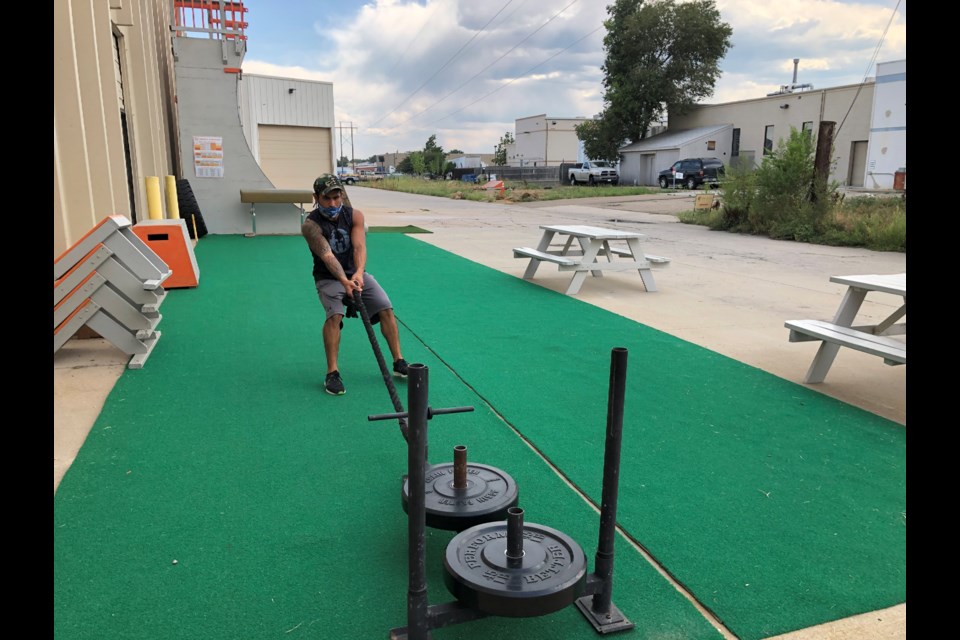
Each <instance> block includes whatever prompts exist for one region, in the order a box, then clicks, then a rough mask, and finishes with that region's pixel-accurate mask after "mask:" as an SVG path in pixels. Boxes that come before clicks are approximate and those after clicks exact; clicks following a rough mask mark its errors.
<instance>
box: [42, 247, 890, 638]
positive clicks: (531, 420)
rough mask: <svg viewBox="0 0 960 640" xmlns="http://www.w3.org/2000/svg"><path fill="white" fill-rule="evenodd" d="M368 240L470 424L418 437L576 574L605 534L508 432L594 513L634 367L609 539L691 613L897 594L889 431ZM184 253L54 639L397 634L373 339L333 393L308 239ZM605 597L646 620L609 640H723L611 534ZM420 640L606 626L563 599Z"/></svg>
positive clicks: (394, 556) (436, 580)
mask: <svg viewBox="0 0 960 640" xmlns="http://www.w3.org/2000/svg"><path fill="white" fill-rule="evenodd" d="M368 247H369V261H368V269H369V271H370V272H371V273H373V274H374V275H375V276H376V277H377V279H378V281H379V282H380V283H381V284H383V286H384V287H385V288H386V289H387V291H388V293H389V295H390V296H391V299H392V300H393V303H394V305H395V307H396V311H397V314H398V317H399V318H400V321H401V333H402V339H403V345H404V355H405V357H406V358H407V360H408V361H410V362H421V363H424V364H426V365H427V366H428V367H429V375H430V404H431V406H434V407H444V406H466V405H470V406H475V407H476V411H475V412H472V413H464V414H451V415H441V416H436V417H435V418H434V419H433V420H431V422H430V426H429V431H430V434H429V439H430V449H429V452H430V455H429V458H430V460H431V461H432V462H442V461H446V460H450V459H452V449H453V447H454V446H455V445H457V444H463V445H466V446H467V447H468V455H469V459H470V460H471V461H473V462H478V463H482V464H487V465H492V466H495V467H498V468H500V469H502V470H504V471H506V472H507V473H509V474H510V475H511V476H512V477H513V478H514V479H515V480H516V481H517V484H518V486H519V491H520V506H522V507H523V508H524V510H525V516H524V517H525V520H526V522H529V523H539V524H543V525H547V526H551V527H553V528H556V529H558V530H560V531H562V532H564V533H565V534H567V535H568V536H570V537H572V538H573V539H574V540H577V541H578V542H579V543H580V544H581V546H582V547H583V548H584V551H585V553H586V557H587V559H588V565H589V567H590V568H591V569H592V567H593V557H594V554H595V552H596V544H597V535H598V534H597V531H598V526H599V517H598V516H597V514H596V512H595V511H594V510H593V509H591V508H590V507H589V506H588V505H587V504H586V503H585V502H584V501H583V500H582V499H581V498H580V497H579V496H578V495H577V494H576V493H575V491H574V490H573V489H572V488H570V487H569V486H567V484H565V483H564V481H563V480H562V479H560V478H559V477H558V476H557V475H556V474H555V473H554V472H553V471H552V470H551V469H550V467H549V466H548V464H547V463H546V462H544V461H543V460H542V459H541V458H540V457H539V456H538V455H537V454H536V453H535V452H534V451H533V450H532V449H531V447H530V446H528V445H527V444H526V443H524V441H523V440H522V439H521V438H520V436H518V435H517V434H516V433H514V431H513V430H512V429H516V430H517V431H519V432H520V434H522V435H523V437H524V438H527V439H528V440H529V441H530V443H531V445H532V446H533V447H535V448H536V449H538V450H539V451H540V452H542V454H543V455H544V456H545V457H546V458H547V459H548V460H549V462H550V463H552V464H554V465H556V466H557V467H558V468H559V470H560V472H561V473H562V474H563V475H564V476H565V477H566V478H567V479H568V480H569V481H570V482H571V483H573V484H574V485H575V486H576V487H578V488H579V489H580V490H582V491H583V492H584V493H586V494H587V495H589V496H590V497H591V499H592V500H593V501H594V502H596V503H597V504H599V502H600V494H601V479H602V469H603V457H604V441H605V438H604V434H605V424H606V416H607V396H608V383H609V366H610V351H611V349H613V348H614V347H624V348H626V349H627V350H628V354H629V357H628V367H627V369H628V371H627V393H626V398H625V409H624V426H623V443H622V454H621V455H622V468H621V470H620V478H619V502H618V512H617V516H618V522H619V524H620V526H621V527H622V528H623V529H624V530H625V531H626V533H627V535H629V536H630V537H631V538H632V539H634V540H635V541H636V542H637V543H639V544H640V545H642V546H643V547H644V548H645V549H647V550H648V551H649V552H650V553H651V554H652V555H653V557H654V558H655V560H656V561H657V562H658V563H660V564H662V565H663V568H664V570H665V571H667V572H668V573H669V574H671V575H672V576H674V577H675V578H676V580H678V581H679V582H680V583H682V585H684V587H685V588H686V589H689V590H690V592H691V593H692V594H693V596H694V597H695V598H696V599H697V600H699V602H700V603H701V604H702V605H703V606H705V607H707V608H708V609H710V610H711V611H712V612H713V613H714V614H715V615H716V616H717V617H718V618H719V619H720V620H721V621H722V622H723V623H724V624H725V625H726V626H727V627H728V628H729V629H731V630H732V632H733V633H735V634H736V635H737V636H738V637H739V638H742V639H743V640H751V639H759V638H764V637H767V636H771V635H775V634H778V633H784V632H788V631H792V630H795V629H799V628H804V627H808V626H812V625H815V624H819V623H823V622H828V621H831V620H835V619H839V618H842V617H846V616H849V615H853V614H857V613H863V612H866V611H871V610H875V609H880V608H884V607H888V606H891V605H894V604H897V603H900V602H905V599H906V473H905V468H906V432H905V429H904V428H903V427H902V426H900V425H897V424H895V423H892V422H890V421H887V420H884V419H882V418H879V417H877V416H875V415H872V414H870V413H867V412H865V411H862V410H859V409H857V408H855V407H852V406H849V405H846V404H844V403H841V402H838V401H836V400H833V399H831V398H828V397H826V396H823V395H821V394H818V393H816V392H815V391H812V390H810V389H807V388H805V387H803V386H801V385H797V384H794V383H791V382H789V381H785V380H782V379H780V378H777V377H775V376H772V375H770V374H767V373H765V372H763V371H760V370H758V369H755V368H753V367H750V366H747V365H744V364H742V363H739V362H736V361H734V360H732V359H730V358H727V357H725V356H722V355H720V354H717V353H714V352H711V351H709V350H707V349H704V348H701V347H698V346H696V345H693V344H690V343H688V342H685V341H682V340H679V339H676V338H673V337H671V336H669V335H667V334H666V333H663V332H660V331H656V330H654V329H652V328H649V327H646V326H644V325H641V324H638V323H636V322H633V321H631V320H628V319H626V318H623V317H621V316H617V315H615V314H613V313H609V312H607V311H604V310H602V309H598V308H596V307H592V306H590V305H588V304H585V303H583V302H581V301H579V300H577V299H576V298H574V297H570V296H565V295H562V294H558V293H555V292H553V291H550V290H547V289H544V288H543V287H540V286H539V285H537V284H536V283H531V282H525V281H523V280H521V279H518V278H515V277H512V276H509V275H506V274H502V273H499V272H497V271H495V270H492V269H489V268H486V267H484V266H482V265H477V264H475V263H472V262H470V261H468V260H465V259H463V258H460V257H458V256H455V255H453V254H450V253H448V252H445V251H442V250H440V249H437V248H435V247H432V246H430V245H427V244H426V243H423V242H420V241H418V240H416V239H415V238H411V237H407V236H406V235H403V234H394V233H383V234H375V235H371V237H370V238H369V239H368ZM195 251H196V256H197V261H198V264H199V266H200V269H201V281H200V285H199V286H198V287H196V288H192V289H179V290H171V291H169V292H168V295H167V298H166V299H165V300H164V302H163V305H162V307H161V312H162V314H163V320H162V322H161V325H160V326H159V327H158V328H159V329H161V330H162V337H161V339H160V340H159V341H158V343H157V346H156V347H155V349H154V351H153V352H152V354H151V355H150V358H149V359H148V360H147V362H146V363H145V365H144V368H143V369H140V370H128V371H125V372H124V374H123V375H122V377H121V378H120V380H119V381H118V383H117V385H116V387H115V388H114V390H113V391H112V393H111V394H110V396H109V398H108V400H107V402H106V404H105V406H104V409H103V411H102V413H101V415H100V417H99V418H98V420H97V421H96V424H95V425H94V426H93V429H92V430H91V432H90V435H89V437H88V439H87V442H86V443H85V444H84V446H83V448H82V449H81V450H80V452H79V454H78V456H77V459H76V461H75V462H74V464H73V465H72V467H71V468H70V470H69V471H68V472H67V474H66V475H65V477H64V479H63V481H62V483H61V485H60V487H59V489H58V491H57V493H56V495H55V498H54V634H55V636H56V637H58V638H71V640H72V639H75V638H91V639H93V638H96V639H98V640H100V639H104V640H114V639H119V638H132V637H143V638H197V637H204V638H212V639H218V638H223V639H227V638H231V639H232V638H263V637H277V638H298V637H299V638H334V637H336V638H369V637H386V636H387V632H388V630H389V629H390V628H393V627H397V626H404V625H405V624H406V588H407V577H408V571H407V535H406V531H407V523H406V515H405V513H404V512H403V509H402V508H401V500H400V477H401V476H402V475H403V473H404V472H405V467H406V447H405V442H404V440H403V437H402V435H401V434H400V432H399V429H398V428H397V426H396V424H395V423H392V424H391V423H389V422H382V421H381V422H370V421H368V420H367V416H368V415H371V414H379V413H388V412H391V411H393V406H392V404H391V401H390V397H389V395H388V392H387V390H386V388H385V385H384V382H383V379H382V377H381V374H380V371H379V368H378V366H377V363H376V359H375V358H374V355H373V352H372V350H371V347H370V344H369V341H368V339H367V335H366V332H365V330H364V328H363V325H362V323H361V321H360V320H359V319H350V320H347V321H346V326H345V330H344V334H343V343H342V347H341V360H340V368H341V372H342V374H343V379H344V382H345V384H346V386H347V394H346V395H345V396H342V397H338V398H334V397H332V396H329V395H327V394H325V393H324V392H323V389H322V383H323V374H324V371H325V367H324V363H323V362H324V361H323V346H322V340H321V324H322V314H321V308H320V304H319V301H318V300H317V296H316V292H315V290H314V288H313V283H312V279H311V277H310V269H311V261H310V255H309V252H308V251H307V250H306V248H305V247H304V246H303V241H302V239H301V238H299V237H296V236H259V237H257V238H254V239H251V238H244V237H242V236H207V237H206V238H204V239H203V240H201V241H200V242H199V243H198V244H197V247H196V250H195ZM428 274H429V277H427V276H428ZM644 295H646V294H644ZM651 295H656V294H651ZM377 333H378V335H379V330H378V332H377ZM784 339H786V337H785V338H784ZM381 344H382V349H383V351H384V353H387V354H388V353H389V352H388V351H387V350H386V345H385V342H383V341H381ZM405 389H406V388H405V385H404V383H402V382H401V383H399V384H398V391H399V393H400V395H401V397H402V398H403V401H404V403H405V402H406V396H405V392H406V391H405ZM501 416H502V419H501ZM504 421H506V423H505V422H504ZM452 537H453V533H452V532H448V531H441V530H433V529H430V530H429V531H428V535H427V543H426V553H427V569H428V581H429V582H428V584H429V595H430V602H431V603H438V602H446V601H448V600H449V599H450V596H449V594H448V593H447V592H446V589H445V588H444V586H443V568H442V556H443V552H444V549H445V546H446V543H447V541H449V540H450V539H451V538H452ZM175 560H176V563H174V561H175ZM613 595H614V602H615V604H616V605H617V606H618V607H619V608H620V609H621V610H622V611H623V613H624V614H625V615H626V616H627V617H628V618H629V619H631V620H632V621H633V622H635V623H636V625H637V629H636V631H634V632H632V636H628V635H624V636H623V637H638V638H657V639H686V638H693V639H697V638H719V637H720V635H719V633H718V632H717V631H716V630H715V629H713V628H712V626H711V625H710V624H709V623H708V622H707V621H706V620H705V618H704V617H703V616H702V615H701V614H700V613H699V612H697V610H696V609H695V608H694V607H693V606H692V605H691V604H690V603H689V602H687V601H686V600H685V599H684V598H683V597H682V595H681V594H680V593H679V592H678V591H677V590H676V589H675V588H674V587H673V586H672V585H670V584H669V583H668V581H667V580H666V579H665V578H663V577H662V576H661V575H660V574H659V573H658V572H657V571H656V570H655V569H654V568H652V567H651V566H650V565H649V564H648V563H647V561H646V560H644V558H643V557H642V556H641V554H640V553H639V552H637V551H636V550H634V549H633V547H631V546H630V545H629V544H628V543H627V542H626V541H625V540H624V539H623V538H620V537H618V540H617V555H616V565H615V576H614V594H613ZM433 636H434V638H436V639H437V640H441V639H453V638H464V639H473V638H477V639H479V638H485V639H487V638H495V637H524V638H527V637H529V638H533V639H538V638H543V639H547V638H550V639H556V638H571V639H576V638H594V637H596V633H595V632H594V630H593V628H592V627H591V626H590V625H589V624H588V623H587V622H586V621H585V620H584V619H583V618H582V616H580V614H579V613H578V612H577V611H576V610H575V608H573V607H569V608H567V609H564V610H562V611H559V612H557V613H554V614H550V615H548V616H543V617H536V618H520V619H507V618H487V619H483V620H478V621H475V622H470V623H465V624H461V625H456V626H451V627H445V628H443V629H438V630H435V631H434V633H433Z"/></svg>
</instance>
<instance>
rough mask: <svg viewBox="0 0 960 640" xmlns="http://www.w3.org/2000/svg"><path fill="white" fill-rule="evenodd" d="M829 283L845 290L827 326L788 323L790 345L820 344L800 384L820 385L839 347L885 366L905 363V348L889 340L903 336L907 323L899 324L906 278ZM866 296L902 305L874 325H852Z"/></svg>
mask: <svg viewBox="0 0 960 640" xmlns="http://www.w3.org/2000/svg"><path fill="white" fill-rule="evenodd" d="M830 282H835V283H837V284H843V285H846V286H847V291H846V293H845V294H844V296H843V300H842V301H841V302H840V306H839V308H838V309H837V311H836V313H835V314H834V316H833V320H832V321H831V322H826V321H823V320H788V321H787V322H786V323H785V325H784V326H786V327H787V328H788V329H790V342H807V341H811V340H820V341H821V344H820V348H819V349H818V350H817V354H816V355H815V356H814V358H813V362H812V363H811V364H810V368H809V369H808V370H807V374H806V376H805V377H804V382H807V383H811V384H815V383H819V382H823V380H824V378H826V376H827V372H828V371H829V370H830V367H831V365H833V361H834V359H835V358H836V357H837V353H838V352H839V351H840V347H848V348H851V349H855V350H857V351H862V352H864V353H870V354H872V355H875V356H879V357H881V358H883V361H884V362H885V363H886V364H889V365H900V364H906V363H907V344H906V342H905V341H903V340H898V339H896V338H894V337H892V336H900V335H904V336H905V335H906V333H907V323H906V321H904V322H899V321H900V320H901V319H902V318H903V317H904V316H906V315H907V274H906V273H894V274H867V275H853V276H832V277H831V278H830ZM869 293H885V294H891V295H894V296H898V297H900V298H901V299H902V300H903V304H901V305H900V306H899V307H897V308H896V309H895V310H894V311H893V312H891V313H890V314H889V315H888V316H887V317H886V318H884V319H883V320H881V321H880V322H877V323H876V324H859V325H854V322H855V321H856V319H857V315H858V314H859V313H860V308H861V306H862V305H863V301H864V300H865V299H866V297H867V294H869Z"/></svg>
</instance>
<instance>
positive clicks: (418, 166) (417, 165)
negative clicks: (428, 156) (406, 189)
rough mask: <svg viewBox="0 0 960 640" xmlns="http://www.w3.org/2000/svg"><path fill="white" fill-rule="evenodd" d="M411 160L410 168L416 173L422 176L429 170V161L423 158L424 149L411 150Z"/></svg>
mask: <svg viewBox="0 0 960 640" xmlns="http://www.w3.org/2000/svg"><path fill="white" fill-rule="evenodd" d="M407 158H408V159H409V160H410V168H411V169H412V170H413V174H414V175H418V176H422V175H423V174H424V173H426V171H427V163H426V162H425V161H424V159H423V151H411V152H410V155H409V156H407Z"/></svg>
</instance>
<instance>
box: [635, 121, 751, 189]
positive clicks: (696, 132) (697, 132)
mask: <svg viewBox="0 0 960 640" xmlns="http://www.w3.org/2000/svg"><path fill="white" fill-rule="evenodd" d="M732 139H733V125H730V124H721V125H712V126H705V127H697V128H694V129H685V130H676V129H670V130H668V131H665V132H664V133H660V134H658V135H655V136H651V137H649V138H644V139H643V140H641V141H640V142H634V143H632V144H628V145H627V146H625V147H621V148H620V184H621V185H631V186H638V185H643V186H649V185H655V184H657V176H658V174H659V173H660V172H661V171H662V170H664V169H668V168H669V167H670V165H672V164H673V163H674V162H676V161H677V160H680V159H682V158H719V159H720V160H722V161H723V164H724V165H729V164H730V161H729V158H730V154H729V149H730V147H731V144H732Z"/></svg>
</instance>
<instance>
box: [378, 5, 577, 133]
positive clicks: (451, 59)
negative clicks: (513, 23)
mask: <svg viewBox="0 0 960 640" xmlns="http://www.w3.org/2000/svg"><path fill="white" fill-rule="evenodd" d="M574 1H576V0H574ZM512 2H513V0H507V4H505V5H503V6H502V7H500V10H499V11H497V12H496V13H495V14H493V17H492V18H490V19H489V20H488V21H487V23H486V24H485V25H483V26H482V27H480V30H479V31H477V32H476V33H475V34H473V37H472V38H470V39H469V40H467V41H466V42H465V43H464V44H463V46H462V47H460V48H459V49H457V52H456V53H454V54H453V55H452V56H450V58H448V59H447V61H446V62H444V63H443V65H442V66H441V67H440V68H439V69H437V70H436V71H434V72H433V75H432V76H430V77H429V78H427V79H426V80H424V81H423V84H421V85H420V86H419V87H417V89H416V90H415V91H414V92H413V93H411V94H410V95H409V96H407V97H406V98H404V99H403V100H402V101H401V102H400V104H398V105H397V106H396V107H394V108H393V109H391V110H390V111H388V112H387V113H385V114H384V115H383V116H381V117H380V118H379V119H378V120H377V121H376V122H374V123H373V124H372V125H370V126H371V127H375V126H376V125H377V124H378V123H380V122H382V121H383V119H384V118H386V117H387V116H389V115H390V114H391V113H393V112H394V111H396V110H397V109H398V108H399V107H400V105H402V104H404V103H406V102H407V101H409V100H410V98H412V97H413V96H415V95H417V94H418V93H419V92H420V89H423V88H424V87H425V86H427V83H429V82H430V81H431V80H433V79H434V78H436V77H437V74H438V73H440V72H441V71H443V70H444V69H445V68H446V67H447V65H448V64H450V63H451V62H453V61H454V59H455V58H456V57H457V56H458V55H460V53H461V52H462V51H463V50H464V49H466V48H467V47H468V46H469V45H470V43H471V42H473V41H474V40H476V38H477V36H479V35H480V34H481V33H483V30H484V29H486V28H487V27H488V26H490V23H491V22H493V21H494V20H495V19H496V17H497V16H498V15H500V14H501V13H502V12H503V10H504V9H506V8H507V7H508V6H510V3H512Z"/></svg>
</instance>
